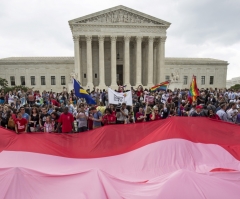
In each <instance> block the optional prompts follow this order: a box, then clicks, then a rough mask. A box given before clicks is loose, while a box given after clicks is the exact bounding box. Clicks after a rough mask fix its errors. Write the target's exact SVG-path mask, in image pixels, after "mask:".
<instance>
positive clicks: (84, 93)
mask: <svg viewBox="0 0 240 199" xmlns="http://www.w3.org/2000/svg"><path fill="white" fill-rule="evenodd" d="M73 88H74V91H75V95H76V96H77V97H79V98H84V99H85V100H86V102H87V103H88V104H96V102H95V101H94V100H93V98H92V97H91V96H90V95H89V94H88V92H87V91H86V90H84V89H83V88H82V87H81V86H80V84H79V83H78V82H77V81H76V80H75V79H73Z"/></svg>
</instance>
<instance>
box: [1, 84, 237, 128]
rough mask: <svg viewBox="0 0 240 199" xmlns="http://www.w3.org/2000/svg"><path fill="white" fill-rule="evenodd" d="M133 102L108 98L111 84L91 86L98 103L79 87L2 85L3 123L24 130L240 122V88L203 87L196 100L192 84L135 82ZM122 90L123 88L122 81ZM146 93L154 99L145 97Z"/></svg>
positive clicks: (5, 126) (91, 93)
mask: <svg viewBox="0 0 240 199" xmlns="http://www.w3.org/2000/svg"><path fill="white" fill-rule="evenodd" d="M131 91H132V100H133V103H132V104H133V106H127V105H126V103H122V104H118V105H114V104H109V102H108V93H107V90H104V89H103V90H100V89H93V90H92V91H90V90H88V92H89V94H90V95H91V97H92V98H93V99H94V100H95V102H96V104H92V105H91V104H87V103H86V101H85V99H84V98H78V97H77V96H76V95H75V94H74V90H71V91H70V92H68V91H67V89H66V88H63V90H62V92H60V93H56V92H52V91H51V92H47V91H43V92H42V93H40V92H39V91H33V90H32V89H29V90H28V91H27V92H24V91H23V90H13V91H10V92H7V93H5V92H4V90H0V124H1V126H2V127H4V128H8V129H10V130H13V131H15V132H16V133H23V132H48V133H75V132H85V131H88V130H91V129H95V128H100V127H102V126H105V125H113V124H130V123H141V122H149V121H155V120H161V119H167V118H169V117H174V116H178V117H208V118H211V119H216V120H223V121H225V122H231V123H235V124H238V125H240V91H233V90H227V89H211V88H210V89H200V90H199V92H200V95H199V96H198V97H197V99H196V100H195V101H193V99H192V97H191V96H189V90H188V89H175V90H173V91H171V90H167V91H161V90H160V91H154V92H151V91H150V90H148V89H143V87H142V86H141V85H139V86H138V88H136V89H134V88H131ZM118 92H124V87H122V86H120V87H119V90H118ZM145 96H152V99H153V101H151V103H150V102H148V101H147V102H146V100H145V99H146V97H145Z"/></svg>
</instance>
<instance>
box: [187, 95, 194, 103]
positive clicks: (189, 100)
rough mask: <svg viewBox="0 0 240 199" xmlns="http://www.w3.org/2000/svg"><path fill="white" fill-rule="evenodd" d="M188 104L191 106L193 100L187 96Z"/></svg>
mask: <svg viewBox="0 0 240 199" xmlns="http://www.w3.org/2000/svg"><path fill="white" fill-rule="evenodd" d="M188 102H189V104H192V102H193V99H192V97H191V96H188Z"/></svg>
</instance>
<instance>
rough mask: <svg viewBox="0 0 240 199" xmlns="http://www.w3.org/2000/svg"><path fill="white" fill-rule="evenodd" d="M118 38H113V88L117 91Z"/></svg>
mask: <svg viewBox="0 0 240 199" xmlns="http://www.w3.org/2000/svg"><path fill="white" fill-rule="evenodd" d="M116 41H117V37H116V36H111V88H112V89H117V87H118V85H117V75H116V74H117V71H116V68H117V61H116Z"/></svg>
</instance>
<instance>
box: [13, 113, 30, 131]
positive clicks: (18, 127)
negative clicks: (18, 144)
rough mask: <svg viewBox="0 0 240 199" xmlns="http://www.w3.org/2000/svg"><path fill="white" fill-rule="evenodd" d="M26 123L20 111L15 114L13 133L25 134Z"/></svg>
mask: <svg viewBox="0 0 240 199" xmlns="http://www.w3.org/2000/svg"><path fill="white" fill-rule="evenodd" d="M27 127H28V121H27V120H26V119H25V118H23V116H22V111H19V112H18V113H17V119H16V120H15V132H16V133H17V134H19V133H27Z"/></svg>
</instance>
